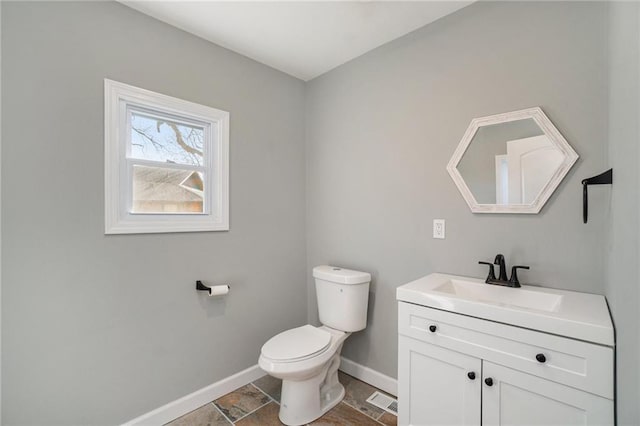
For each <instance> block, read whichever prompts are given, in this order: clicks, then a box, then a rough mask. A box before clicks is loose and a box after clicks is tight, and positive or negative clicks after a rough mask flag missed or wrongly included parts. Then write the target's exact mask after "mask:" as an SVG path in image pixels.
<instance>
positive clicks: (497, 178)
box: [447, 108, 578, 213]
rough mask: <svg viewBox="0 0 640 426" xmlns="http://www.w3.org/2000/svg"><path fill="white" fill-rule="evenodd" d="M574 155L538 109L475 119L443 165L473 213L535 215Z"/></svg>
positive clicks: (565, 172) (575, 158) (556, 184)
mask: <svg viewBox="0 0 640 426" xmlns="http://www.w3.org/2000/svg"><path fill="white" fill-rule="evenodd" d="M577 159H578V154H577V153H576V152H575V151H574V150H573V148H571V146H570V145H569V143H568V142H567V141H566V140H565V138H564V137H563V136H562V135H561V134H560V132H559V131H558V129H556V127H555V126H554V125H553V123H552V122H551V121H550V120H549V118H547V116H546V115H545V114H544V112H542V110H541V109H540V108H529V109H525V110H521V111H513V112H508V113H505V114H497V115H491V116H488V117H481V118H475V119H473V120H472V121H471V124H470V125H469V127H468V128H467V131H466V132H465V134H464V136H463V138H462V140H461V141H460V144H459V145H458V148H457V149H456V151H455V152H454V154H453V157H451V161H449V164H448V165H447V171H448V172H449V174H450V175H451V177H452V178H453V180H454V182H455V184H456V186H457V187H458V189H459V190H460V193H461V194H462V196H463V197H464V199H465V201H466V202H467V204H468V205H469V207H470V208H471V211H472V212H474V213H538V212H539V211H540V209H542V206H544V204H545V203H546V202H547V200H548V199H549V197H551V195H552V194H553V192H554V191H555V190H556V188H557V187H558V185H559V184H560V182H561V181H562V179H563V178H564V177H565V176H566V175H567V173H568V172H569V169H571V167H572V166H573V165H574V164H575V162H576V161H577Z"/></svg>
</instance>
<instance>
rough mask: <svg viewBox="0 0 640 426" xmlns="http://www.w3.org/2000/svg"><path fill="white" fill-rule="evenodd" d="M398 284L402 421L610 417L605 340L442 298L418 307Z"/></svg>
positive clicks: (574, 421) (610, 360) (602, 420)
mask: <svg viewBox="0 0 640 426" xmlns="http://www.w3.org/2000/svg"><path fill="white" fill-rule="evenodd" d="M483 285H484V284H483ZM401 288H402V287H400V289H401ZM400 289H399V291H398V299H399V303H398V313H399V324H398V331H399V346H398V348H399V358H398V366H399V368H398V406H399V416H398V423H399V424H400V425H425V426H427V425H484V426H494V425H495V426H497V425H523V426H524V425H548V426H552V425H553V426H560V425H562V426H569V425H613V424H614V350H613V344H608V340H602V339H600V338H598V339H595V340H596V341H595V342H591V341H585V340H584V339H576V338H572V337H566V336H561V335H557V334H553V333H550V332H543V331H540V330H532V329H530V328H524V327H522V326H517V325H510V324H505V323H502V322H497V321H494V320H488V319H483V318H480V317H476V316H469V315H467V314H463V313H457V312H451V311H449V310H447V309H446V308H447V307H449V308H450V307H451V306H452V305H451V304H447V303H445V302H446V300H445V299H440V300H439V302H438V303H441V305H442V306H441V307H438V308H433V307H431V306H424V305H421V304H416V303H415V301H411V302H410V301H407V300H403V299H412V297H410V295H409V293H407V292H401V291H400ZM512 290H513V291H518V289H512ZM408 295H409V296H408ZM424 300H426V299H424ZM424 300H423V301H424ZM434 300H435V299H434ZM565 302H567V303H569V302H570V299H566V300H565ZM429 303H431V302H429ZM432 304H435V302H434V303H432ZM453 305H455V303H454V304H453ZM604 306H605V308H606V303H605V305H604ZM454 307H455V306H454ZM565 308H567V306H566V305H565ZM607 314H608V312H607ZM594 316H597V314H594ZM601 331H602V330H601ZM602 335H603V336H604V335H605V334H602ZM598 340H600V341H598ZM612 341H613V328H611V342H612Z"/></svg>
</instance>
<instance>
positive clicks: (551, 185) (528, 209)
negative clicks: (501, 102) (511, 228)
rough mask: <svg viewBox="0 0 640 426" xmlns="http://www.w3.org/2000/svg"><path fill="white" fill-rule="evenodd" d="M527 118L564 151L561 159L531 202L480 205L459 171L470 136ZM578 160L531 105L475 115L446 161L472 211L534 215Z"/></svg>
mask: <svg viewBox="0 0 640 426" xmlns="http://www.w3.org/2000/svg"><path fill="white" fill-rule="evenodd" d="M529 118H531V119H533V120H534V121H535V122H536V124H537V125H538V126H539V127H540V129H542V131H543V132H544V134H545V135H546V136H547V137H548V138H549V140H551V143H553V144H554V145H555V146H556V147H557V148H558V149H559V150H560V151H562V153H563V154H564V161H563V162H562V164H561V165H560V167H558V170H556V172H555V173H554V175H553V176H552V177H551V179H550V180H549V182H547V184H546V185H545V186H544V187H543V188H542V190H541V191H540V193H539V194H538V196H537V197H536V199H535V200H534V201H533V202H532V203H531V204H502V205H501V204H479V203H478V202H477V201H476V199H475V197H474V196H473V194H472V192H471V190H470V189H469V187H468V186H467V184H466V182H465V181H464V179H463V177H462V175H461V174H460V172H459V171H458V164H460V161H461V160H462V156H463V155H464V153H465V152H466V150H467V148H468V147H469V145H470V144H471V141H472V140H473V137H474V136H475V134H476V132H477V131H478V129H480V128H481V127H484V126H491V125H494V124H500V123H508V122H511V121H518V120H525V119H529ZM577 160H578V154H577V153H576V152H575V151H574V149H573V148H572V147H571V145H569V143H568V142H567V140H566V139H565V138H564V137H563V136H562V134H561V133H560V132H559V131H558V129H556V126H554V125H553V123H552V122H551V120H549V118H548V117H547V116H546V115H545V113H544V112H542V109H540V108H539V107H534V108H528V109H523V110H520V111H512V112H507V113H504V114H496V115H490V116H488V117H480V118H474V119H473V120H471V124H469V127H468V128H467V131H466V132H465V134H464V136H463V137H462V140H460V144H459V145H458V147H457V148H456V150H455V152H454V153H453V156H452V157H451V160H450V161H449V164H447V171H448V172H449V175H450V176H451V178H452V179H453V181H454V182H455V184H456V186H457V187H458V190H459V191H460V193H461V194H462V196H463V197H464V200H465V201H466V202H467V204H468V205H469V208H470V209H471V211H472V212H474V213H533V214H535V213H539V212H540V210H541V209H542V207H543V206H544V205H545V203H546V202H547V200H548V199H549V197H551V195H552V194H553V192H554V191H555V190H556V188H557V187H558V186H559V185H560V182H562V179H564V177H565V176H566V175H567V173H569V170H570V169H571V167H572V166H573V165H574V164H575V162H576V161H577Z"/></svg>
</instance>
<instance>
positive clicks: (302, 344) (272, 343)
mask: <svg viewBox="0 0 640 426" xmlns="http://www.w3.org/2000/svg"><path fill="white" fill-rule="evenodd" d="M330 343H331V334H330V333H328V332H327V331H324V330H321V329H319V328H317V327H314V326H312V325H309V324H307V325H303V326H302V327H297V328H292V329H291V330H287V331H283V332H282V333H280V334H278V335H276V336H274V337H272V338H271V339H269V341H268V342H267V343H265V344H264V346H262V355H263V356H264V357H266V358H269V359H270V360H273V361H277V362H297V361H303V360H306V359H309V358H313V357H315V356H318V355H320V354H321V353H323V352H325V351H326V350H327V349H328V348H329V345H330Z"/></svg>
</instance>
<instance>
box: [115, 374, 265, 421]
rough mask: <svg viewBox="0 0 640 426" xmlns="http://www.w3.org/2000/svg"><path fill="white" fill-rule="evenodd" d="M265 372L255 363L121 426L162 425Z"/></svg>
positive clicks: (257, 377) (255, 378) (251, 380)
mask: <svg viewBox="0 0 640 426" xmlns="http://www.w3.org/2000/svg"><path fill="white" fill-rule="evenodd" d="M265 374H266V373H265V372H264V371H262V369H260V367H258V365H257V364H256V365H254V366H253V367H249V368H247V369H246V370H243V371H241V372H239V373H236V374H234V375H233V376H229V377H227V378H226V379H222V380H220V381H219V382H216V383H213V384H211V385H209V386H206V387H204V388H202V389H200V390H197V391H195V392H193V393H191V394H189V395H187V396H183V397H182V398H180V399H176V400H175V401H173V402H170V403H168V404H165V405H163V406H162V407H160V408H156V409H155V410H153V411H150V412H148V413H146V414H143V415H141V416H140V417H136V418H135V419H133V420H129V421H128V422H126V423H124V425H123V426H135V425H149V426H156V425H163V424H165V423H168V422H170V421H171V420H174V419H177V418H178V417H180V416H183V415H185V414H187V413H189V412H191V411H193V410H195V409H196V408H198V407H202V406H203V405H205V404H206V403H208V402H211V401H213V400H214V399H218V398H220V397H221V396H223V395H226V394H228V393H229V392H232V391H234V390H236V389H238V388H240V387H242V386H244V385H246V384H248V383H251V382H253V381H254V380H257V379H259V378H260V377H262V376H264V375H265Z"/></svg>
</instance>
